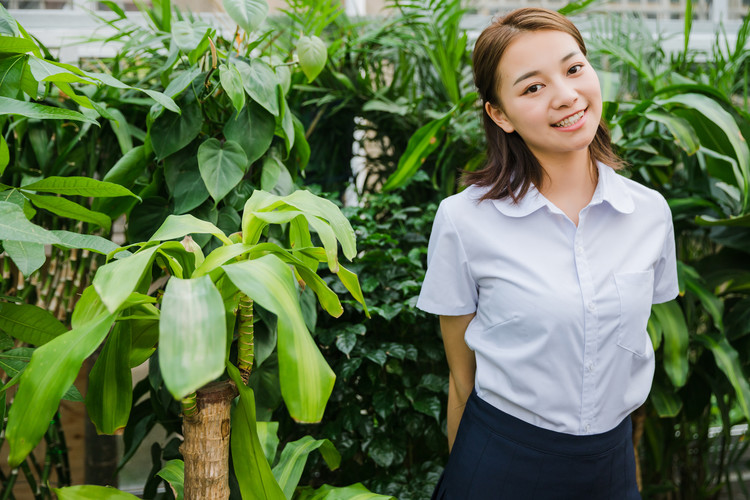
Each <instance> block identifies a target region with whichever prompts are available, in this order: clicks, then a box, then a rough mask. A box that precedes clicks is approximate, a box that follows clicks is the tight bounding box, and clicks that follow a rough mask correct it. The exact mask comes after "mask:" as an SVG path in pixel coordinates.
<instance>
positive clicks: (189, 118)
mask: <svg viewBox="0 0 750 500" xmlns="http://www.w3.org/2000/svg"><path fill="white" fill-rule="evenodd" d="M202 126H203V114H202V113H201V108H200V106H198V104H196V103H195V102H192V103H190V104H187V105H185V106H184V107H183V109H182V114H181V115H178V114H177V113H163V114H162V115H161V116H160V117H159V118H157V119H156V121H154V124H153V125H152V126H151V131H150V132H149V134H150V136H151V144H152V145H153V147H154V152H155V153H156V156H157V157H158V158H159V159H160V160H162V159H164V158H166V157H167V156H169V155H171V154H172V153H175V152H177V151H179V150H181V149H182V148H184V147H185V146H187V145H188V144H190V142H191V141H192V140H193V139H195V138H196V137H197V136H198V134H199V133H200V131H201V127H202Z"/></svg>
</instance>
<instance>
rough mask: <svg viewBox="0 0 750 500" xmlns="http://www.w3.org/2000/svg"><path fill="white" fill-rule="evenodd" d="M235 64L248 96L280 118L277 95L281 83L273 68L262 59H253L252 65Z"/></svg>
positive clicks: (241, 62) (242, 62) (244, 63)
mask: <svg viewBox="0 0 750 500" xmlns="http://www.w3.org/2000/svg"><path fill="white" fill-rule="evenodd" d="M235 64H236V66H237V71H239V72H240V75H241V76H242V84H243V85H244V87H245V92H247V95H249V96H250V98H252V99H253V100H254V101H255V102H257V103H258V104H260V105H261V106H263V107H264V108H265V109H267V110H268V112H269V113H271V114H272V115H273V116H279V112H280V109H279V101H278V97H277V93H276V86H277V85H278V83H279V82H278V79H277V78H276V73H274V72H273V70H272V69H271V67H270V66H269V65H268V64H266V63H264V62H263V61H261V60H260V59H253V60H251V61H250V64H248V63H246V62H244V61H239V60H238V61H236V62H235Z"/></svg>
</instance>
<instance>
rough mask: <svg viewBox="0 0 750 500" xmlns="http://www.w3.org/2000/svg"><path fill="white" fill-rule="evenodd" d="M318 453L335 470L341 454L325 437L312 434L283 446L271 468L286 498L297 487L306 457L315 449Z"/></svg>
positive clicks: (289, 496) (290, 495)
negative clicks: (274, 465)
mask: <svg viewBox="0 0 750 500" xmlns="http://www.w3.org/2000/svg"><path fill="white" fill-rule="evenodd" d="M318 449H319V450H320V454H321V455H322V456H323V459H324V460H325V461H326V464H327V465H328V467H329V468H330V469H331V470H336V469H338V467H339V464H340V463H341V455H339V452H338V451H336V448H335V447H334V446H333V443H331V442H330V441H329V440H327V439H317V440H316V439H313V438H312V436H303V437H302V438H301V439H298V440H297V441H292V442H290V443H287V445H286V446H284V451H282V452H281V457H280V458H279V463H278V464H276V467H274V468H273V475H274V477H275V478H276V481H278V483H279V486H281V488H282V489H283V490H284V495H286V497H287V498H292V494H293V493H294V489H295V488H296V487H297V483H299V480H300V478H301V477H302V471H303V470H304V468H305V464H306V463H307V457H308V456H309V455H310V453H312V452H313V451H315V450H318Z"/></svg>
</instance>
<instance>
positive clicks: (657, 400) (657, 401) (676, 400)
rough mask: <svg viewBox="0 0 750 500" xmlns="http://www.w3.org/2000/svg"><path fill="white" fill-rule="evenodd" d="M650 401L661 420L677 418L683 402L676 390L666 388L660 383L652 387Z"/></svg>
mask: <svg viewBox="0 0 750 500" xmlns="http://www.w3.org/2000/svg"><path fill="white" fill-rule="evenodd" d="M649 400H650V401H651V404H652V405H654V409H655V410H656V413H657V414H658V415H659V418H672V417H676V416H677V414H678V413H680V410H681V409H682V400H681V399H680V397H679V396H678V395H677V393H676V392H675V390H674V388H665V387H662V386H661V385H660V384H658V383H654V385H653V387H651V393H650V394H649Z"/></svg>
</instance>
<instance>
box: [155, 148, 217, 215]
mask: <svg viewBox="0 0 750 500" xmlns="http://www.w3.org/2000/svg"><path fill="white" fill-rule="evenodd" d="M196 156H197V155H196V151H195V150H194V148H193V147H192V145H191V146H190V147H187V148H185V149H182V150H180V151H178V152H177V153H175V154H173V155H170V156H168V157H167V158H166V159H165V160H164V180H165V181H166V183H167V189H169V191H170V193H171V194H172V198H173V199H174V212H173V213H175V214H184V213H186V212H189V211H191V210H193V209H194V208H197V207H198V206H200V205H201V204H202V203H203V202H204V201H206V200H207V199H208V196H209V195H208V190H207V189H206V185H205V183H204V182H203V179H202V178H201V173H200V170H199V169H198V158H197V157H196Z"/></svg>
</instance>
